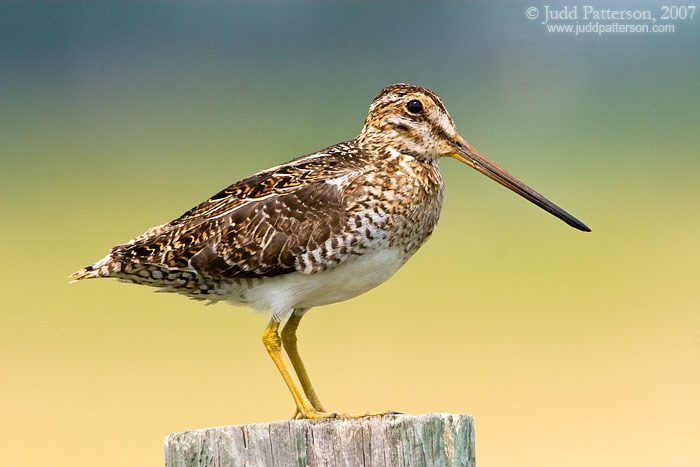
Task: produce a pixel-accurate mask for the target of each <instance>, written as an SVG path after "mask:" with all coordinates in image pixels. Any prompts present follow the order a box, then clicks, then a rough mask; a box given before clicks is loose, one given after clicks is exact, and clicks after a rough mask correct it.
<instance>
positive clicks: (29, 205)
mask: <svg viewBox="0 0 700 467" xmlns="http://www.w3.org/2000/svg"><path fill="white" fill-rule="evenodd" d="M589 3H590V2H589ZM533 5H534V6H537V7H542V5H544V4H540V3H533ZM621 5H624V3H622V2H617V3H615V2H609V3H600V4H598V6H603V7H614V6H618V7H619V6H621ZM528 6H530V4H527V3H515V2H513V3H506V2H497V3H489V2H480V3H476V2H436V3H432V4H427V3H405V2H402V3H382V4H376V3H370V2H366V3H350V2H347V3H342V4H330V2H328V3H322V2H302V3H291V2H284V3H282V2H264V3H263V4H257V3H254V2H247V3H233V2H217V1H211V2H201V3H200V2H184V1H182V2H143V3H141V2H123V3H122V2H92V3H89V2H73V3H70V2H68V3H64V2H3V3H2V6H1V7H0V32H1V37H0V52H1V53H0V60H1V61H0V67H1V72H2V76H1V80H0V92H1V94H0V99H1V101H0V116H1V119H2V120H1V122H0V124H1V126H0V144H1V146H0V154H1V155H0V160H1V162H0V189H1V207H2V212H1V218H0V220H1V225H0V229H1V230H0V232H1V239H0V240H1V241H0V248H1V250H0V255H1V258H0V261H1V263H0V264H2V267H1V268H0V274H1V275H2V276H1V277H0V284H2V285H1V286H0V291H1V292H0V293H1V294H2V296H1V302H0V304H1V307H2V322H1V326H0V349H1V350H0V352H1V353H2V359H1V367H2V370H1V371H2V374H1V377H2V384H1V386H0V401H1V403H2V414H1V418H2V424H0V445H2V447H1V448H0V464H2V465H60V466H63V465H66V466H68V465H70V466H89V465H90V466H91V465H104V466H123V465H129V466H151V465H162V463H163V453H162V439H163V437H164V436H165V435H167V434H168V433H170V432H177V431H183V430H187V429H191V428H199V427H207V426H215V425H229V424H244V423H252V422H259V421H271V420H281V419H285V418H288V417H290V416H291V415H292V411H293V404H292V400H291V398H290V396H289V394H288V392H287V390H286V388H285V386H284V384H283V382H282V379H281V378H280V377H279V375H278V374H277V372H276V370H275V368H274V366H273V364H272V363H271V361H270V359H269V357H268V356H267V354H266V352H265V351H264V349H263V346H262V344H261V342H260V338H261V333H262V330H263V328H264V326H265V324H266V319H265V317H263V316H261V315H255V314H252V313H250V312H248V311H246V310H244V309H238V308H233V307H230V306H227V305H225V304H219V305H216V306H213V307H206V308H205V307H203V306H202V305H201V304H200V303H197V302H192V301H188V300H187V299H185V298H184V297H181V296H170V295H159V294H154V293H153V291H152V290H151V289H149V288H145V287H135V286H128V285H125V284H120V283H118V282H116V281H109V280H103V281H90V282H83V283H79V284H71V285H68V279H67V276H68V275H69V274H70V273H72V272H73V271H75V270H77V269H79V268H81V267H83V266H85V265H87V264H90V263H92V262H94V261H96V260H98V259H100V258H102V257H103V256H104V255H105V254H106V253H107V251H108V249H109V247H110V246H112V245H114V244H117V243H122V242H125V241H127V240H129V239H130V238H132V237H133V236H136V235H138V234H140V233H141V232H142V231H144V230H145V229H147V228H148V227H150V226H152V225H156V224H160V223H163V222H166V221H169V220H170V219H172V218H174V217H176V216H178V215H179V214H181V213H182V212H184V211H185V210H187V209H189V208H190V207H191V206H193V205H194V204H197V203H198V202H200V201H202V200H203V199H205V198H206V197H208V196H209V195H211V194H213V193H215V192H217V191H218V190H219V189H221V188H223V187H225V186H227V185H229V184H230V183H232V182H234V181H236V180H238V179H240V178H243V177H244V176H247V175H249V174H251V173H252V172H254V171H257V170H262V169H265V168H267V167H268V166H271V165H275V164H278V163H282V162H285V161H287V160H289V159H291V158H292V157H296V156H299V155H302V154H306V153H309V152H313V151H316V150H318V149H321V148H323V147H326V146H328V145H331V144H333V143H336V142H338V141H342V140H346V139H350V138H353V137H354V136H355V135H356V134H357V133H358V131H359V129H360V127H361V125H362V122H363V120H364V118H365V115H366V111H367V107H368V105H369V103H370V101H371V99H372V97H373V96H374V95H375V93H377V92H378V91H379V90H380V89H381V88H382V87H384V86H386V85H388V84H391V83H394V82H410V83H413V84H418V85H422V86H426V87H428V88H430V89H432V90H434V91H435V92H437V93H438V94H439V95H440V96H441V97H442V98H443V100H444V101H445V103H446V105H447V107H448V109H449V110H450V112H451V115H452V117H453V118H454V121H455V122H456V124H457V126H458V128H459V129H460V132H461V134H462V136H464V137H465V138H466V139H467V140H468V141H469V142H470V143H471V144H472V145H474V146H475V147H476V148H477V149H479V150H480V151H481V152H483V153H484V154H485V155H487V156H488V157H490V158H491V159H493V160H495V161H496V162H497V163H499V164H501V165H503V166H504V167H505V168H506V169H507V170H509V171H510V172H511V173H513V174H514V175H515V176H517V177H519V178H520V179H522V180H523V181H525V182H526V183H528V184H530V185H531V186H533V187H534V188H535V189H537V190H538V191H540V192H542V193H543V194H545V195H546V196H547V197H549V198H550V199H551V200H553V201H554V202H556V203H557V204H559V205H560V206H562V207H564V208H565V209H567V210H569V211H570V212H572V213H573V214H574V215H576V216H577V217H579V218H580V219H581V220H583V221H584V222H586V223H587V224H588V225H589V226H590V227H591V228H592V229H593V232H592V233H590V234H584V233H581V232H578V231H575V230H573V229H571V228H569V227H568V226H566V225H565V224H564V223H562V222H560V221H559V220H557V219H555V218H554V217H552V216H550V215H548V214H547V213H545V212H544V211H541V210H539V209H537V208H536V207H534V206H532V205H530V204H529V203H527V202H526V201H524V200H523V199H521V198H519V197H518V196H516V195H514V194H513V193H511V192H509V191H508V190H506V189H504V188H503V187H500V186H499V185H497V184H495V183H493V182H492V181H490V180H488V179H487V178H486V177H483V176H481V175H479V174H477V173H476V172H475V171H473V170H471V169H469V168H467V167H465V166H463V165H460V164H458V163H457V162H455V161H453V160H445V161H443V162H442V164H441V168H442V173H443V176H444V178H445V181H446V184H447V186H448V195H447V201H446V205H445V208H444V211H443V214H442V220H441V223H440V225H439V228H438V230H437V231H436V233H435V234H434V236H433V238H432V239H431V240H430V242H428V244H427V245H426V246H425V247H423V249H422V250H421V251H420V252H418V253H417V254H416V256H415V257H414V258H413V259H412V260H411V261H409V263H408V264H407V265H406V266H405V267H404V268H403V269H402V270H401V271H399V273H397V275H396V276H395V277H394V278H392V279H391V280H390V281H389V282H388V283H386V284H384V285H382V286H381V287H379V288H377V289H375V290H373V291H371V292H370V293H367V294H365V295H364V296H361V297H359V298H356V299H354V300H351V301H348V302H345V303H339V304H335V305H331V306H326V307H322V308H317V309H314V310H312V311H311V312H310V313H309V314H308V315H307V318H306V319H305V320H304V322H303V323H302V326H301V328H300V347H301V350H302V354H303V355H304V357H305V360H306V363H307V366H308V367H309V370H310V373H311V375H312V377H313V380H314V384H315V386H316V388H317V390H318V391H319V394H320V396H321V399H322V400H323V401H324V403H325V404H326V407H328V408H330V409H331V410H336V411H364V410H380V409H394V410H400V411H403V412H407V413H426V412H452V413H471V414H474V415H475V418H476V446H477V459H478V462H479V465H484V466H487V465H488V466H512V465H524V466H561V465H566V466H584V465H585V466H589V465H634V466H657V465H674V466H686V465H687V466H691V465H695V466H696V465H699V464H700V443H698V439H700V421H699V420H700V313H699V312H698V311H699V310H700V273H699V272H698V270H699V267H698V263H699V262H700V247H699V246H698V243H699V242H698V238H699V237H698V231H699V230H700V215H699V214H700V212H699V206H700V203H699V202H700V183H698V180H700V158H699V157H698V156H699V155H700V131H699V128H698V127H699V125H698V109H699V108H700V91H699V89H700V88H699V86H698V84H699V83H700V46H699V44H700V43H699V38H700V35H699V34H698V33H699V31H700V28H699V27H698V22H699V21H700V19H697V18H696V19H695V20H693V21H686V22H675V24H676V32H675V33H670V34H656V35H655V34H617V35H607V36H601V37H599V36H585V37H571V36H563V35H557V34H550V33H547V32H546V31H545V30H544V29H543V27H542V26H541V25H539V24H538V23H537V21H531V20H528V19H527V18H526V17H525V10H526V7H528ZM642 7H654V8H657V7H658V3H646V4H645V3H639V5H638V6H637V7H636V8H642Z"/></svg>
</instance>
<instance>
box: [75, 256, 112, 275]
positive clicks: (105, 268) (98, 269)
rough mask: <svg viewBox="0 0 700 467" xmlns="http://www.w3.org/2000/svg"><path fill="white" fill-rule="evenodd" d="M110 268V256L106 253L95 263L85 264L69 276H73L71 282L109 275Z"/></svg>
mask: <svg viewBox="0 0 700 467" xmlns="http://www.w3.org/2000/svg"><path fill="white" fill-rule="evenodd" d="M112 269H113V267H112V257H111V255H107V256H105V257H104V258H102V259H101V260H99V261H98V262H96V263H95V264H93V265H91V266H85V267H84V268H83V269H81V270H79V271H76V272H74V273H73V274H71V275H70V277H72V278H73V280H72V281H71V282H75V281H80V280H83V279H93V278H95V277H109V276H110V275H111V274H110V273H111V272H112Z"/></svg>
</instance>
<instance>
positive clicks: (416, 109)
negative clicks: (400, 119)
mask: <svg viewBox="0 0 700 467" xmlns="http://www.w3.org/2000/svg"><path fill="white" fill-rule="evenodd" d="M406 110H408V111H409V112H411V113H412V114H419V113H421V112H423V104H421V102H420V101H419V100H417V99H413V100H412V101H408V103H407V104H406Z"/></svg>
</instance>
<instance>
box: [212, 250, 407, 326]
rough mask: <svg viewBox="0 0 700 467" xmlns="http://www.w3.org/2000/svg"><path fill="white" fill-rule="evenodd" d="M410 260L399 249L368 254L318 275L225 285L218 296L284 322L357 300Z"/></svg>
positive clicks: (281, 277)
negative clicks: (302, 312) (297, 313)
mask: <svg viewBox="0 0 700 467" xmlns="http://www.w3.org/2000/svg"><path fill="white" fill-rule="evenodd" d="M406 259H407V258H406V257H405V256H404V255H403V254H402V252H401V251H399V250H395V249H380V250H375V251H368V252H366V253H365V254H363V255H361V256H357V257H352V258H349V259H348V260H347V261H345V262H343V263H342V264H339V265H338V266H336V267H335V268H333V269H328V270H325V271H321V272H318V273H315V274H303V273H301V272H293V273H290V274H285V275H283V276H277V277H270V278H266V279H262V280H255V281H252V282H251V283H249V284H248V285H245V286H242V287H239V286H235V285H233V284H231V288H229V287H228V286H227V285H225V284H221V288H220V289H219V290H218V291H217V292H218V293H217V295H218V296H219V298H220V299H223V300H227V301H229V302H231V303H233V304H236V305H239V304H246V305H248V306H251V307H253V308H254V309H255V310H257V311H264V312H269V313H271V314H272V315H273V316H274V317H275V318H276V319H283V318H285V317H286V316H287V315H288V314H289V313H290V312H291V311H292V310H293V309H294V308H311V307H313V306H319V305H328V304H329V303H336V302H341V301H343V300H347V299H349V298H353V297H357V296H358V295H361V294H363V293H365V292H367V291H368V290H370V289H373V288H374V287H376V286H378V285H379V284H381V283H382V282H384V281H386V280H387V279H389V278H390V277H391V276H392V275H393V274H394V273H395V272H396V271H397V270H398V269H399V268H400V267H401V266H402V265H403V264H404V263H405V262H406ZM227 289H228V290H227Z"/></svg>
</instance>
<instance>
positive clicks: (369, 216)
mask: <svg viewBox="0 0 700 467" xmlns="http://www.w3.org/2000/svg"><path fill="white" fill-rule="evenodd" d="M445 156H449V157H454V158H456V159H458V160H460V161H462V162H464V163H466V164H467V165H470V166H471V167H473V168H475V169H477V170H478V171H480V172H482V173H483V174H485V175H487V176H488V177H490V178H492V179H494V180H496V181H498V182H499V183H501V184H502V185H504V186H506V187H508V188H510V189H511V190H513V191H515V192H516V193H518V194H520V195H521V196H523V197H525V198H526V199H528V200H530V201H531V202H533V203H535V204H537V205H538V206H540V207H542V208H543V209H545V210H547V211H549V212H551V213H552V214H554V215H555V216H557V217H559V218H560V219H562V220H564V221H565V222H567V223H568V224H570V225H572V226H573V227H576V228H578V229H580V230H584V231H588V230H590V229H588V227H586V226H585V225H584V224H582V223H581V222H580V221H578V220H577V219H576V218H574V217H573V216H571V215H570V214H568V213H566V212H565V211H563V210H562V209H561V208H559V207H557V206H556V205H554V204H553V203H551V202H550V201H548V200H546V199H545V198H544V197H542V196H541V195H539V194H538V193H537V192H535V191H533V190H532V189H530V188H529V187H527V186H525V185H524V184H522V183H521V182H519V181H518V180H516V179H515V178H513V177H512V176H511V175H510V174H508V173H507V172H505V171H504V170H503V169H502V168H500V167H499V166H497V165H495V164H494V163H493V162H491V161H489V160H488V159H486V158H485V157H484V156H482V155H481V154H480V153H479V152H478V151H476V150H475V149H474V148H472V147H471V146H470V145H469V144H468V143H467V142H466V141H465V140H464V139H462V138H461V137H460V136H459V135H458V133H457V130H456V128H455V125H454V122H453V121H452V119H451V118H450V116H449V114H448V113H447V110H446V108H445V106H444V104H443V103H442V101H441V100H440V98H439V97H438V96H437V95H436V94H434V93H433V92H431V91H429V90H427V89H424V88H421V87H418V86H412V85H408V84H395V85H392V86H388V87H386V88H384V89H383V90H382V91H381V92H380V93H379V94H377V96H376V97H375V98H374V100H373V101H372V104H371V105H370V109H369V113H368V116H367V119H366V120H365V124H364V126H363V128H362V131H361V132H360V135H359V136H358V137H357V138H355V139H353V140H351V141H347V142H344V143H339V144H336V145H333V146H330V147H329V148H326V149H324V150H322V151H319V152H317V153H313V154H309V155H307V156H303V157H300V158H298V159H295V160H293V161H291V162H289V163H287V164H283V165H280V166H277V167H273V168H270V169H268V170H265V171H262V172H259V173H257V174H255V175H253V176H251V177H248V178H246V179H244V180H241V181H240V182H237V183H234V184H233V185H231V186H229V187H228V188H226V189H224V190H222V191H220V192H219V193H217V194H215V195H214V196H212V197H211V198H209V199H208V200H207V201H204V202H203V203H201V204H199V205H198V206H195V207H194V208H192V209H191V210H189V211H187V212H186V213H184V214H183V215H182V216H180V217H179V218H177V219H175V220H173V221H172V222H169V223H167V224H163V225H160V226H157V227H153V228H151V229H149V230H148V231H146V232H145V233H143V234H142V235H139V236H138V237H136V238H134V239H133V240H131V241H130V242H128V243H126V244H123V245H117V246H115V247H113V248H112V249H111V251H110V253H109V255H107V256H106V257H105V258H103V259H102V260H100V261H98V262H97V263H95V264H93V265H91V266H87V267H86V268H84V269H81V270H80V271H78V272H76V273H75V274H74V276H75V277H76V278H77V279H76V280H79V279H87V278H96V277H115V278H117V279H119V280H121V281H127V282H133V283H137V284H145V285H150V286H154V287H158V288H160V290H162V291H167V292H177V293H181V294H184V295H187V296H189V297H192V298H195V299H201V300H210V301H212V302H216V301H220V300H225V301H228V302H231V303H234V304H241V305H247V306H250V307H252V308H254V309H256V310H259V311H265V312H268V313H270V314H271V316H272V319H271V321H270V324H269V325H268V327H267V329H266V330H265V333H264V334H263V341H264V343H265V346H266V348H267V350H268V352H269V353H270V356H271V357H272V359H273V361H274V362H275V364H276V365H277V367H278V369H279V370H280V372H281V374H282V376H283V378H284V379H285V382H286V383H287V385H288V386H289V389H290V391H291V393H292V396H293V398H294V401H295V404H296V407H297V415H298V416H300V417H304V418H326V417H332V416H338V414H335V413H330V412H326V411H325V410H324V409H323V406H322V405H321V403H320V401H319V399H318V397H317V396H316V393H315V391H314V389H313V387H312V386H311V382H310V380H309V377H308V374H307V373H306V369H305V368H304V365H303V363H302V361H301V358H300V357H299V354H298V351H297V349H296V334H295V333H296V328H297V326H298V324H299V320H300V319H301V316H302V315H303V314H304V313H305V312H306V311H307V310H308V309H309V308H311V307H313V306H318V305H324V304H328V303H333V302H337V301H341V300H346V299H349V298H352V297H354V296H357V295H359V294H361V293H364V292H366V291H367V290H370V289H371V288H373V287H375V286H377V285H379V284H381V283H382V282H384V281H385V280H386V279H388V278H389V277H391V275H392V274H393V273H394V272H396V270H398V268H400V267H401V266H402V265H403V264H404V263H405V262H406V261H407V260H408V258H410V257H411V255H413V253H415V252H416V250H417V249H418V248H419V247H420V246H421V245H422V244H423V243H424V242H425V241H426V240H427V239H428V237H429V236H430V234H431V233H432V231H433V229H434V227H435V225H436V224H437V221H438V217H439V215H440V210H441V208H442V201H443V198H444V191H445V188H444V184H443V181H442V177H441V176H440V172H439V170H438V160H439V159H440V158H441V157H445ZM285 319H286V320H287V324H286V326H285V327H284V329H283V331H282V339H281V340H280V337H279V334H278V329H279V326H280V323H281V322H283V321H284V320H285ZM281 345H284V348H285V350H286V351H287V354H288V356H289V358H290V360H291V363H292V365H293V367H294V372H295V373H296V375H297V377H298V380H299V382H297V381H296V380H295V379H294V376H293V374H292V372H291V370H290V369H289V367H288V365H287V363H286V362H285V360H284V358H283V356H282V353H281ZM364 415H371V414H359V415H357V416H364ZM341 416H353V415H348V414H341Z"/></svg>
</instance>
